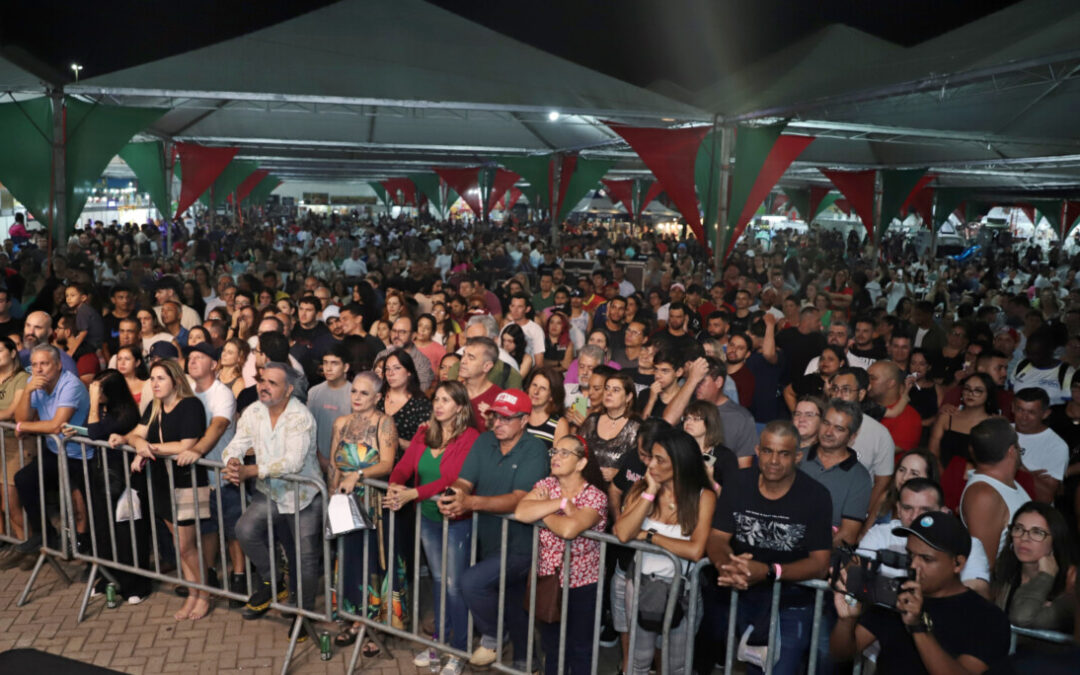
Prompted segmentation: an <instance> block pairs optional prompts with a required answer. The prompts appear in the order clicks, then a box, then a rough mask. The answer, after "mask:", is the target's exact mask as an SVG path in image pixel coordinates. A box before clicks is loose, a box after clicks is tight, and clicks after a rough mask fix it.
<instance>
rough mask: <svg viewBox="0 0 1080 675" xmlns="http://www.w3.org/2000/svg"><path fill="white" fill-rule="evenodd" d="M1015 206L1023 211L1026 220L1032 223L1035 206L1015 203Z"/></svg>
mask: <svg viewBox="0 0 1080 675" xmlns="http://www.w3.org/2000/svg"><path fill="white" fill-rule="evenodd" d="M1017 206H1019V207H1020V210H1021V211H1023V212H1024V215H1025V216H1027V219H1028V220H1030V221H1031V222H1032V223H1034V222H1035V206H1034V205H1033V204H1017Z"/></svg>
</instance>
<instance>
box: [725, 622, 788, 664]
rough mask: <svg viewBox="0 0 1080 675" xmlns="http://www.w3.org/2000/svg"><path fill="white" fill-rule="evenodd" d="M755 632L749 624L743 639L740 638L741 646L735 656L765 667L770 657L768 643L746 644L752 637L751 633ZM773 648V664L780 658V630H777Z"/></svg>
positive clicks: (740, 659)
mask: <svg viewBox="0 0 1080 675" xmlns="http://www.w3.org/2000/svg"><path fill="white" fill-rule="evenodd" d="M753 632H754V627H753V626H747V627H746V631H744V632H743V635H742V639H740V640H739V648H738V651H737V652H736V653H735V658H736V659H738V660H739V661H743V662H745V663H749V664H751V665H755V666H757V667H758V668H761V669H763V670H764V669H765V662H766V660H767V659H768V658H769V647H768V645H748V644H746V643H747V642H748V641H749V639H750V634H751V633H753ZM775 647H776V648H775V649H774V650H773V659H772V662H773V665H774V666H775V665H776V663H777V662H778V661H779V660H780V631H777V632H776V645H775Z"/></svg>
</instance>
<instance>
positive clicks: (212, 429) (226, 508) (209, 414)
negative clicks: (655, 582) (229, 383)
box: [185, 342, 247, 590]
mask: <svg viewBox="0 0 1080 675" xmlns="http://www.w3.org/2000/svg"><path fill="white" fill-rule="evenodd" d="M185 354H186V355H187V370H188V379H189V380H190V381H191V388H192V390H193V391H194V392H195V396H196V397H197V398H198V399H199V400H200V401H202V404H203V408H204V409H205V410H206V433H204V434H203V436H202V438H200V439H199V442H198V443H196V444H195V447H194V448H192V450H191V452H193V453H195V454H198V455H200V456H202V457H205V458H206V459H209V460H211V461H214V462H220V461H221V453H222V452H223V451H224V450H225V448H226V446H228V445H229V442H230V441H232V439H233V435H234V433H235V432H236V427H235V425H234V424H233V418H234V417H235V416H236V397H235V396H233V393H232V389H230V388H228V387H226V386H225V385H224V384H222V383H221V380H219V379H217V372H218V359H219V358H220V351H219V350H217V349H215V348H214V347H213V345H211V344H209V343H207V342H200V343H199V344H197V345H195V346H193V347H189V348H187V349H186V350H185ZM212 487H214V488H215V489H218V488H220V489H221V509H222V518H221V520H222V523H223V524H224V526H225V532H224V534H225V541H226V542H228V546H229V557H230V560H231V563H230V569H231V573H230V575H229V577H230V578H229V587H230V589H232V590H239V589H240V588H246V587H247V585H246V582H245V579H244V551H243V550H242V549H241V548H240V544H239V542H237V541H236V530H235V525H236V521H237V519H238V518H240V514H241V512H242V508H241V505H240V489H239V488H238V487H237V486H235V485H230V484H228V483H226V484H225V485H223V486H218V485H213V486H212ZM210 506H211V510H216V509H217V500H216V499H214V498H211V499H210ZM202 550H203V560H204V561H205V564H206V567H207V568H208V569H209V568H213V567H215V566H216V565H217V559H218V534H217V532H204V533H203V534H202Z"/></svg>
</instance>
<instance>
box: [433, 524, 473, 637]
mask: <svg viewBox="0 0 1080 675" xmlns="http://www.w3.org/2000/svg"><path fill="white" fill-rule="evenodd" d="M442 532H443V521H435V520H428V519H427V518H424V517H421V518H420V544H421V545H422V546H423V547H424V556H425V557H426V558H427V563H428V569H430V570H431V578H432V581H433V582H434V589H433V590H434V595H435V603H434V604H435V632H436V634H437V635H438V637H439V638H441V639H442V640H444V641H445V642H447V643H448V644H449V645H450V646H451V647H453V648H454V649H461V650H464V649H466V648H467V646H468V644H469V635H468V630H469V608H468V607H466V606H465V597H464V596H463V595H462V593H461V584H462V577H463V576H464V575H465V570H466V569H468V567H469V548H470V544H471V542H472V521H471V520H469V519H465V520H453V521H449V522H448V523H447V532H446V547H447V551H446V575H445V579H446V624H445V626H442V628H444V630H442V631H440V630H439V629H440V625H439V605H440V600H441V599H442V582H443V578H444V577H443V573H442Z"/></svg>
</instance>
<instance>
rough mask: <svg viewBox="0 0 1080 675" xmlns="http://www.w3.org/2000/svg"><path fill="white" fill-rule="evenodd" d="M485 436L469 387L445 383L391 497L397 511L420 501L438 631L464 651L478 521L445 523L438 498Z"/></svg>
mask: <svg viewBox="0 0 1080 675" xmlns="http://www.w3.org/2000/svg"><path fill="white" fill-rule="evenodd" d="M479 435H480V434H479V433H478V432H477V431H476V429H474V428H473V409H472V403H471V402H470V401H469V394H468V392H466V390H465V385H463V384H462V383H460V382H443V383H442V384H440V385H439V386H438V388H436V389H435V398H434V399H433V401H432V413H431V420H430V421H429V422H428V423H427V424H426V425H424V426H421V427H420V428H419V429H418V430H417V432H416V435H415V436H413V439H412V443H410V444H409V447H408V449H406V450H405V456H404V457H402V458H401V461H399V462H398V463H397V465H396V466H395V467H394V470H393V472H391V474H390V487H389V489H388V490H387V493H386V498H387V501H388V505H389V507H390V508H391V509H393V510H395V511H396V510H398V509H400V508H401V507H402V506H404V505H405V504H408V503H409V502H411V501H413V500H418V501H419V502H420V515H421V516H422V517H421V518H420V542H421V544H422V545H423V547H424V555H425V556H427V560H428V569H430V570H431V575H432V578H433V579H432V580H433V581H434V584H433V592H434V595H435V599H434V606H435V626H436V631H435V632H436V634H437V636H438V638H439V639H440V640H441V641H442V642H444V643H449V644H450V646H451V647H453V648H455V649H458V650H463V651H464V650H466V649H467V648H468V637H469V636H468V634H467V631H468V609H467V608H466V606H465V599H464V598H463V597H462V595H461V588H460V587H459V585H458V583H459V581H460V579H461V575H462V574H464V573H465V569H466V568H467V567H468V566H469V549H470V543H471V539H472V523H471V522H470V521H469V519H468V518H464V519H462V520H456V521H448V522H446V523H444V522H443V517H442V514H441V513H439V508H438V505H437V503H436V500H437V499H438V498H439V496H440V495H441V494H442V493H443V491H445V490H446V489H447V488H449V487H450V486H451V485H453V483H454V481H455V480H457V477H458V472H459V471H460V470H461V465H462V464H464V463H465V457H466V455H468V454H469V450H470V449H471V448H472V446H473V442H474V441H476V438H477V437H478V436H479ZM410 486H415V487H410ZM444 524H445V526H446V530H447V535H446V536H447V538H446V542H447V550H446V570H445V574H444V573H443V570H442V569H441V567H442V560H443V550H442V541H443V539H442V536H443V526H444ZM444 581H445V583H446V608H445V611H444V612H443V611H440V603H439V601H440V599H441V596H442V590H441V586H442V584H443V582H444ZM439 658H440V657H439V655H438V652H436V651H435V650H427V649H425V650H423V651H421V652H420V653H419V654H417V656H416V658H415V659H414V660H413V662H414V663H415V664H416V665H418V666H419V667H421V668H424V667H427V666H429V665H430V663H431V662H432V661H434V660H436V659H439ZM450 658H451V659H454V658H456V657H453V656H451V657H450ZM458 672H460V669H459V670H458Z"/></svg>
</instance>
